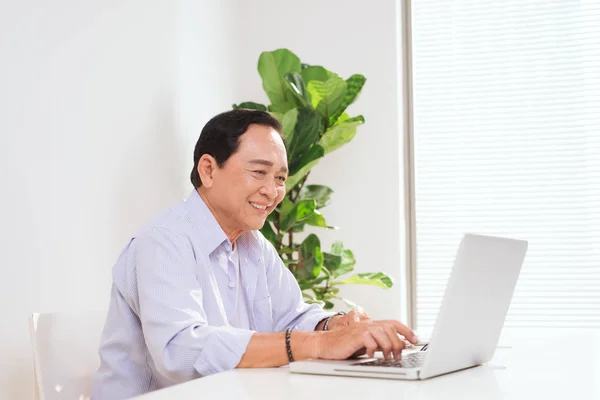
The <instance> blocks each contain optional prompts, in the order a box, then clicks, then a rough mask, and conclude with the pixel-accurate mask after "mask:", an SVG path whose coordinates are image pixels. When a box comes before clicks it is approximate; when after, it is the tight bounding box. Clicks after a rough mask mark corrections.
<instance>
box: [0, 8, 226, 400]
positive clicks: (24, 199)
mask: <svg viewBox="0 0 600 400" xmlns="http://www.w3.org/2000/svg"><path fill="white" fill-rule="evenodd" d="M233 15H235V13H234V7H233V2H231V1H228V2H223V1H220V2H214V1H204V2H198V1H193V0H180V1H178V2H167V1H158V0H156V1H150V0H129V1H126V0H103V1H86V2H82V1H78V0H59V1H53V2H47V1H41V0H37V1H34V0H23V1H18V2H17V1H12V2H2V3H1V4H0V57H1V60H0V61H1V62H0V149H1V156H0V159H1V160H2V161H1V162H2V164H1V168H0V182H2V196H0V218H1V221H2V224H1V227H0V233H1V236H0V239H1V240H0V243H1V250H2V252H1V254H2V264H1V265H0V271H1V272H2V279H0V301H1V304H2V306H1V307H2V318H1V320H0V321H1V322H0V324H1V325H0V334H1V340H0V354H2V357H0V398H1V399H21V398H29V396H30V394H31V386H32V375H31V354H30V346H29V333H28V330H27V317H28V315H30V314H31V313H33V312H54V311H68V310H74V311H76V310H86V309H101V308H106V307H107V306H108V298H109V297H108V295H109V286H110V270H111V267H112V265H113V263H114V261H115V259H116V257H117V255H118V252H119V250H120V249H121V247H122V246H123V245H124V244H125V241H126V239H127V237H128V235H130V234H132V233H133V232H134V231H135V229H136V228H137V227H138V226H139V225H140V224H141V223H143V222H144V221H145V220H147V219H148V218H149V217H150V216H152V215H153V214H155V213H156V212H157V211H159V210H161V209H162V208H164V207H166V206H168V205H170V204H172V203H173V202H174V201H176V200H177V199H180V198H183V197H184V196H186V195H187V194H188V192H189V190H191V186H190V185H189V183H188V180H187V179H188V174H189V170H190V169H191V166H192V150H193V145H194V143H195V141H196V139H197V137H198V134H199V132H200V129H201V127H202V126H203V125H204V123H205V122H206V121H207V120H208V118H209V117H210V116H212V115H214V114H215V113H217V112H218V111H221V110H223V109H226V108H228V107H230V105H231V103H233V102H234V101H235V100H236V98H235V96H234V95H233V93H234V91H235V88H236V80H235V79H232V78H231V76H234V75H235V74H232V72H231V70H229V69H228V68H229V67H230V66H232V65H235V64H236V58H235V57H236V53H235V52H234V51H233V50H234V48H233V43H234V39H235V38H234V35H235V29H236V26H235V23H234V22H235V18H233V17H232V16H233Z"/></svg>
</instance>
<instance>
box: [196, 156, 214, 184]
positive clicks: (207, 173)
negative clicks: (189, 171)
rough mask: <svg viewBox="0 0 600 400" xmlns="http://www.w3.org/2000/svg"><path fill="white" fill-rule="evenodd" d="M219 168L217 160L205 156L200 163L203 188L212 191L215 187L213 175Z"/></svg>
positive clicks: (199, 168) (199, 171)
mask: <svg viewBox="0 0 600 400" xmlns="http://www.w3.org/2000/svg"><path fill="white" fill-rule="evenodd" d="M217 168H218V165H217V160H215V159H214V157H213V156H211V155H210V154H203V155H202V157H200V160H199V161H198V174H199V175H200V179H201V180H202V186H204V187H206V188H207V189H210V188H211V187H212V186H213V183H214V180H213V175H214V173H215V170H216V169H217Z"/></svg>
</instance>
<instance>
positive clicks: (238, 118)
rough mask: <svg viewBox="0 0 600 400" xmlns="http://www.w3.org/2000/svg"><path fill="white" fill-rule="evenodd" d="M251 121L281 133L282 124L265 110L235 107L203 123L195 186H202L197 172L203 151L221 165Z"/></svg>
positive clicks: (196, 152) (193, 176) (192, 177)
mask: <svg viewBox="0 0 600 400" xmlns="http://www.w3.org/2000/svg"><path fill="white" fill-rule="evenodd" d="M251 124H257V125H263V126H268V127H271V128H273V129H275V130H276V131H277V132H278V133H279V134H280V135H281V123H280V122H279V120H278V119H277V118H275V117H274V116H273V115H271V114H269V113H268V112H266V111H258V110H247V109H236V110H231V111H225V112H223V113H221V114H218V115H216V116H214V117H213V118H211V120H210V121H208V122H207V123H206V125H204V128H202V132H201V133H200V137H199V138H198V141H197V142H196V147H195V148H194V168H193V169H192V173H191V174H190V180H191V181H192V185H194V187H195V188H198V187H200V186H202V180H201V179H200V174H198V162H199V161H200V158H201V157H202V155H203V154H209V155H211V156H212V157H214V158H215V160H217V165H218V166H219V168H223V165H224V164H225V162H226V161H227V160H228V159H229V157H231V155H232V154H234V153H235V152H236V151H237V150H238V147H239V145H240V136H242V135H243V134H244V133H245V132H246V131H247V130H248V127H249V126H250V125H251Z"/></svg>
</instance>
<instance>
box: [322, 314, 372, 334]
mask: <svg viewBox="0 0 600 400" xmlns="http://www.w3.org/2000/svg"><path fill="white" fill-rule="evenodd" d="M370 320H371V317H369V316H368V315H367V313H365V312H363V311H361V310H352V311H350V312H348V313H347V314H344V315H336V316H335V317H333V318H332V319H331V321H329V325H328V326H327V330H330V331H334V330H336V329H343V328H345V327H347V326H349V325H352V324H354V323H356V322H360V321H370Z"/></svg>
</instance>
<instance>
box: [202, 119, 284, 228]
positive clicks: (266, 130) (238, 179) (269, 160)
mask: <svg viewBox="0 0 600 400" xmlns="http://www.w3.org/2000/svg"><path fill="white" fill-rule="evenodd" d="M287 171H288V166H287V153H286V150H285V146H284V144H283V140H282V139H281V136H280V135H279V133H277V131H275V130H274V129H273V128H271V127H267V126H263V125H250V126H249V127H248V130H247V131H246V132H245V133H244V134H243V135H242V136H241V137H240V143H239V147H238V151H237V152H236V153H234V154H233V155H231V157H229V159H228V160H227V161H226V162H225V164H224V165H223V168H217V169H216V170H215V171H214V174H213V186H212V188H211V190H210V191H211V198H212V203H213V204H212V205H213V207H215V208H216V209H217V211H218V213H219V215H220V217H221V218H222V219H225V221H223V222H225V223H226V225H227V226H228V228H229V229H235V230H241V231H247V230H255V229H260V228H262V226H263V225H264V223H265V220H266V218H267V216H268V215H269V214H270V213H271V212H273V210H274V209H275V207H276V206H277V204H279V203H280V202H281V201H282V200H283V198H284V196H285V180H286V178H287Z"/></svg>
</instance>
